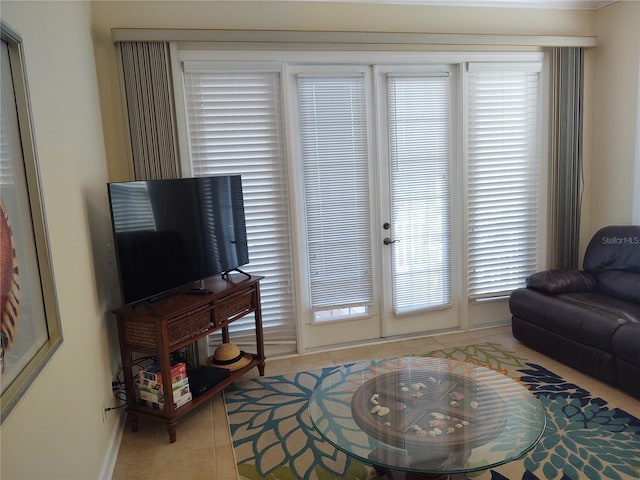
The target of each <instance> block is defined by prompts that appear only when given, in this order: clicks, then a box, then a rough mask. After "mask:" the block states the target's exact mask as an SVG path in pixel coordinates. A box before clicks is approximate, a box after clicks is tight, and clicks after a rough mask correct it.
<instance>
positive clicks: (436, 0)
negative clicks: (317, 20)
mask: <svg viewBox="0 0 640 480" xmlns="http://www.w3.org/2000/svg"><path fill="white" fill-rule="evenodd" d="M284 1H298V2H300V1H302V2H337V3H387V4H399V5H431V6H435V5H437V6H447V7H501V8H543V9H560V10H597V9H599V8H602V7H604V6H606V5H609V4H611V3H614V2H616V1H617V0H284Z"/></svg>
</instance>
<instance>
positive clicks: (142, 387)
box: [138, 363, 192, 411]
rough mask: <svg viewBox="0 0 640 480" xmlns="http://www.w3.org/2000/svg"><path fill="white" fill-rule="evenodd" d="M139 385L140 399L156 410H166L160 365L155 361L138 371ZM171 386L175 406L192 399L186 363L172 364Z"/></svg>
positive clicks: (177, 406)
mask: <svg viewBox="0 0 640 480" xmlns="http://www.w3.org/2000/svg"><path fill="white" fill-rule="evenodd" d="M138 386H139V392H140V399H141V400H144V401H145V403H146V405H147V407H150V408H153V409H154V410H160V411H163V410H164V387H163V385H162V373H161V372H160V365H158V364H157V363H154V364H152V365H149V366H148V367H145V368H143V369H141V370H140V371H139V372H138ZM171 386H172V390H173V404H174V406H175V408H179V407H181V406H182V405H184V404H185V403H187V402H189V401H191V399H192V395H191V390H190V389H189V378H188V377H187V366H186V364H185V363H176V364H175V365H172V366H171Z"/></svg>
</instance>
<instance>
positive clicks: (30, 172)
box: [0, 22, 62, 422]
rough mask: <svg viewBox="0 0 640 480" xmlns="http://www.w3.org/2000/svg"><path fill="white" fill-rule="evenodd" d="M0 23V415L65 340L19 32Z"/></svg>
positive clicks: (3, 417) (11, 404)
mask: <svg viewBox="0 0 640 480" xmlns="http://www.w3.org/2000/svg"><path fill="white" fill-rule="evenodd" d="M0 25H1V37H2V51H1V62H2V63H1V65H0V81H1V82H2V83H1V87H2V88H1V92H2V94H1V98H0V110H1V115H2V117H1V118H0V210H1V215H0V253H1V256H0V294H1V295H0V320H1V323H0V384H1V386H2V394H1V397H0V422H3V421H4V420H5V418H6V417H7V415H8V414H9V412H11V410H12V409H13V408H14V407H15V405H16V404H17V403H18V401H19V400H20V398H21V397H22V395H23V394H24V393H25V392H26V390H27V389H28V388H29V386H30V385H31V383H32V382H33V380H34V379H35V378H36V377H37V375H38V374H39V373H40V371H41V370H42V368H43V366H44V365H45V364H46V363H47V361H48V360H49V359H50V358H51V356H52V355H53V353H54V352H55V351H56V350H57V348H58V347H59V346H60V344H61V343H62V332H61V328H60V317H59V313H58V302H57V298H56V293H55V288H54V282H53V272H52V268H51V259H50V255H49V242H48V238H47V228H46V222H45V215H44V208H43V202H42V196H41V188H40V177H39V173H38V160H37V155H36V148H35V141H34V131H33V125H32V122H31V110H30V103H29V94H28V84H27V77H26V72H25V65H24V55H23V50H22V40H21V38H20V36H19V35H18V34H16V33H15V32H14V31H13V30H12V29H11V28H9V27H8V26H7V25H6V24H5V23H4V22H2V23H0Z"/></svg>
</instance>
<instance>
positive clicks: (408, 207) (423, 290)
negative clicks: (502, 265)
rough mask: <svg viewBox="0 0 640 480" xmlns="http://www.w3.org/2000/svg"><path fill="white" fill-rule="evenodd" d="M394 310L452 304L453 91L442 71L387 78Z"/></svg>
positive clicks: (398, 311)
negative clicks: (451, 97)
mask: <svg viewBox="0 0 640 480" xmlns="http://www.w3.org/2000/svg"><path fill="white" fill-rule="evenodd" d="M387 90H388V112H389V113H388V117H389V160H390V167H391V204H392V208H391V218H392V221H391V234H392V237H393V240H395V241H396V242H395V243H393V245H392V247H391V248H392V259H393V260H392V263H393V266H392V271H393V308H394V311H395V312H396V313H400V312H404V311H410V310H417V309H423V308H432V307H439V306H443V305H448V304H450V303H451V207H450V203H451V200H450V198H451V186H450V185H451V174H450V164H451V153H450V150H451V149H450V143H451V140H450V131H451V125H450V103H451V102H450V87H449V78H448V75H447V74H446V73H444V74H441V75H429V76H406V77H404V76H401V75H389V76H388V79H387Z"/></svg>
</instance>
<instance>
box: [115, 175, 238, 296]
mask: <svg viewBox="0 0 640 480" xmlns="http://www.w3.org/2000/svg"><path fill="white" fill-rule="evenodd" d="M107 186H108V192H109V204H110V207H111V220H112V225H113V234H114V241H115V250H116V258H117V262H118V272H119V276H120V287H121V292H122V298H123V302H124V303H125V304H130V303H136V302H140V301H143V300H148V299H150V298H153V297H156V296H161V295H163V294H166V293H167V292H171V291H174V290H175V289H177V288H179V287H182V286H184V285H187V284H189V283H192V282H196V281H199V280H202V279H205V278H208V277H212V276H214V275H218V274H223V273H227V272H229V271H231V270H234V269H237V268H238V267H240V266H242V265H245V264H247V263H249V250H248V246H247V232H246V225H245V216H244V202H243V197H242V181H241V178H240V175H230V176H215V177H196V178H181V179H175V180H147V181H133V182H119V183H109V184H108V185H107Z"/></svg>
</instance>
